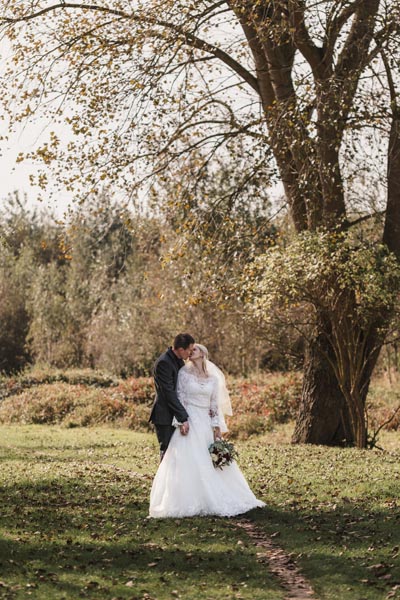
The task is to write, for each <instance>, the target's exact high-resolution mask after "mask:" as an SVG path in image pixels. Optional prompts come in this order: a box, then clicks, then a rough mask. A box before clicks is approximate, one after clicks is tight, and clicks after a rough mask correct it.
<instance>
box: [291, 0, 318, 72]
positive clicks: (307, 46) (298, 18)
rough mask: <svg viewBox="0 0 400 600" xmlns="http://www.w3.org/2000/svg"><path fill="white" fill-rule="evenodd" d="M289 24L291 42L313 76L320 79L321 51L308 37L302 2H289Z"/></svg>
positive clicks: (298, 0) (292, 0)
mask: <svg viewBox="0 0 400 600" xmlns="http://www.w3.org/2000/svg"><path fill="white" fill-rule="evenodd" d="M288 5H289V23H290V29H291V31H292V32H293V40H294V42H295V44H296V46H297V48H298V49H299V50H300V52H301V53H302V55H303V56H304V58H305V59H306V61H307V62H308V64H309V65H310V67H311V69H312V72H313V73H314V76H315V77H316V78H317V79H321V78H322V77H323V76H324V74H325V68H324V66H323V51H322V48H318V46H316V45H315V44H314V42H313V41H312V39H311V38H310V36H309V33H308V30H307V27H306V24H305V20H304V11H305V5H304V0H289V3H288Z"/></svg>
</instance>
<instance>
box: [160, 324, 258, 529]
mask: <svg viewBox="0 0 400 600" xmlns="http://www.w3.org/2000/svg"><path fill="white" fill-rule="evenodd" d="M185 361H187V362H186V363H185ZM154 385H155V391H156V397H155V401H154V404H153V407H152V410H151V415H150V419H149V420H150V421H151V422H152V423H153V424H154V427H155V430H156V434H157V439H158V442H159V446H160V458H161V462H160V465H159V467H158V470H157V473H156V476H155V478H154V481H153V485H152V489H151V494H150V511H149V514H150V517H155V518H162V517H175V518H177V517H190V516H195V515H219V516H227V517H230V516H235V515H238V514H242V513H244V512H247V511H248V510H251V509H252V508H256V507H261V506H264V503H263V502H262V501H260V500H258V499H257V498H256V497H255V496H254V494H253V492H252V491H251V490H250V488H249V485H248V483H247V481H246V479H245V478H244V476H243V474H242V472H241V471H240V469H239V467H238V465H237V463H236V462H235V461H233V462H232V463H231V464H230V465H229V466H226V467H224V468H223V469H222V470H221V469H216V468H214V466H213V461H212V459H211V455H210V453H209V447H210V445H211V444H212V443H213V442H214V441H216V440H218V439H221V437H222V433H225V432H227V431H228V428H227V426H226V422H225V417H224V415H232V407H231V402H230V398H229V393H228V390H227V388H226V382H225V377H224V374H223V373H222V371H221V370H220V369H219V368H218V367H217V366H216V365H215V364H214V363H213V362H211V361H210V360H209V359H208V350H207V348H206V347H205V346H203V345H202V344H198V343H196V342H195V340H194V338H193V337H192V336H191V335H190V334H188V333H180V334H178V335H177V336H176V337H175V339H174V343H173V346H171V347H170V348H168V350H166V352H164V353H163V354H161V356H160V357H159V358H158V359H157V361H156V363H155V365H154ZM178 429H179V432H178Z"/></svg>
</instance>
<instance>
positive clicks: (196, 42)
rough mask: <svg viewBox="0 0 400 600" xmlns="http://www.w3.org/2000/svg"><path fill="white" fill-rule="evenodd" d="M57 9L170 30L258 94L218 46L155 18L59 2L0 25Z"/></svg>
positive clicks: (240, 68) (247, 74) (252, 80)
mask: <svg viewBox="0 0 400 600" xmlns="http://www.w3.org/2000/svg"><path fill="white" fill-rule="evenodd" d="M58 9H62V10H66V9H79V10H84V11H97V12H103V13H108V14H112V15H115V16H118V17H120V18H123V19H127V20H133V21H135V22H137V23H146V24H147V25H152V26H157V27H161V28H163V29H167V30H170V31H172V32H173V33H175V34H178V35H179V36H182V38H183V39H184V42H185V44H186V45H188V46H190V47H191V48H196V49H197V50H201V51H203V52H208V53H209V54H212V55H213V56H215V57H216V58H218V59H219V60H221V61H222V62H223V63H225V64H226V65H227V66H228V67H229V68H230V69H231V70H232V71H234V72H235V73H236V74H237V75H239V77H240V78H241V79H243V81H245V82H246V83H247V84H248V85H250V87H251V88H252V89H253V90H254V91H255V92H257V94H259V88H258V82H257V79H256V77H254V75H252V74H251V73H250V72H249V71H248V70H247V69H246V68H245V67H243V65H241V64H240V63H239V62H238V61H237V60H235V59H234V58H233V57H232V56H230V55H229V54H228V53H227V52H225V51H224V50H222V49H221V48H219V47H218V46H215V45H214V44H211V43H209V42H207V41H205V40H203V39H201V38H199V37H198V36H196V35H194V34H193V33H190V32H189V31H186V30H185V28H184V27H182V26H180V25H176V24H174V23H170V22H168V21H163V20H160V19H156V18H149V17H148V16H146V15H143V14H135V13H130V14H129V13H126V12H123V11H120V10H116V9H112V8H107V7H104V6H98V5H96V4H82V3H80V4H76V3H72V2H59V3H57V4H53V5H52V6H47V7H46V8H43V9H42V10H39V11H37V12H35V13H31V14H28V15H23V16H20V17H16V18H12V17H1V20H0V23H3V24H9V25H12V24H17V23H20V22H26V21H31V20H33V19H36V18H39V17H40V16H43V15H45V14H47V13H50V12H54V11H56V10H58ZM153 35H154V37H158V36H157V35H156V34H154V32H153Z"/></svg>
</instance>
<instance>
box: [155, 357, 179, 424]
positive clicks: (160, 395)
mask: <svg viewBox="0 0 400 600" xmlns="http://www.w3.org/2000/svg"><path fill="white" fill-rule="evenodd" d="M184 364H185V363H184V361H183V360H182V359H180V358H178V357H177V356H175V354H174V353H173V351H172V348H168V350H167V351H166V352H164V354H161V356H160V357H159V358H158V359H157V360H156V362H155V365H154V373H153V375H154V384H155V388H156V397H155V400H154V404H153V407H152V410H151V414H150V419H149V421H151V422H152V423H154V424H155V425H171V424H172V419H173V417H175V418H176V419H177V421H179V422H180V423H184V422H185V421H187V420H188V418H189V416H188V414H187V412H186V410H185V408H184V407H183V406H182V404H181V403H180V402H179V400H178V396H177V394H176V383H177V380H178V372H179V369H180V368H182V367H183V365H184Z"/></svg>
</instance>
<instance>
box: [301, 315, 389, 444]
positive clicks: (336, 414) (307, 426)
mask: <svg viewBox="0 0 400 600" xmlns="http://www.w3.org/2000/svg"><path fill="white" fill-rule="evenodd" d="M389 318H390V315H389V314H386V315H381V317H380V318H379V316H378V315H376V318H375V321H374V323H370V324H369V326H368V327H365V329H359V328H358V325H357V324H356V323H353V327H354V331H353V333H354V332H355V334H356V335H355V337H356V339H357V340H358V343H356V344H350V343H349V338H348V337H346V335H345V332H343V335H340V336H337V338H336V339H338V342H339V343H341V344H342V348H341V352H335V351H334V349H333V347H332V345H331V342H330V340H329V335H330V332H331V330H330V328H328V323H327V321H326V320H325V322H324V329H320V331H323V332H324V333H320V334H319V335H318V336H317V337H316V338H315V339H314V340H312V342H311V343H310V344H309V345H308V347H307V348H306V355H305V365H304V378H303V389H302V400H301V405H300V409H299V414H298V417H297V421H296V426H295V431H294V433H293V437H292V443H303V444H323V445H326V446H357V447H358V448H365V447H366V446H367V443H368V430H367V418H366V414H365V403H366V399H367V394H368V390H369V384H370V380H371V376H372V373H373V370H374V368H375V365H376V361H377V360H378V356H379V352H380V349H381V347H382V344H383V340H384V331H385V325H386V324H387V323H388V322H389ZM346 351H349V352H350V353H351V356H349V355H347V359H346ZM338 356H343V357H344V358H343V360H344V361H345V362H346V364H345V365H344V367H345V368H337V369H336V373H335V370H334V368H333V367H332V364H333V365H335V364H337V362H336V361H337V360H338ZM357 365H359V366H357ZM337 373H341V376H340V380H339V379H338V375H337ZM343 391H344V392H343Z"/></svg>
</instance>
